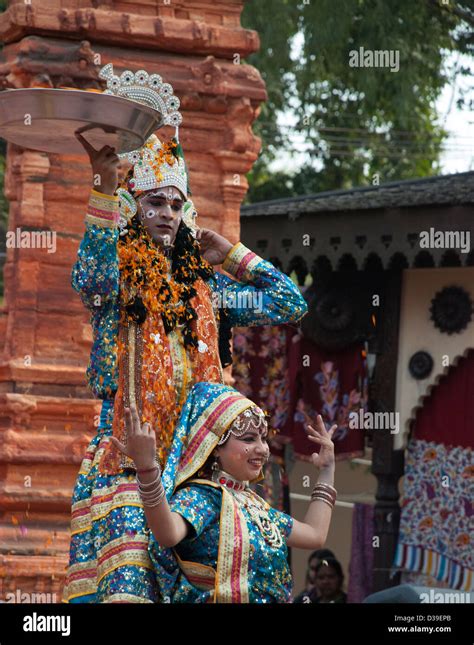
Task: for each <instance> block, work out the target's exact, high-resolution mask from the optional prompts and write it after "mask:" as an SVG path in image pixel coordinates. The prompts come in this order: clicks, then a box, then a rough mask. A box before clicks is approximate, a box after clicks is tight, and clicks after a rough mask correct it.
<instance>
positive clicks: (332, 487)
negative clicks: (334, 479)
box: [315, 482, 337, 495]
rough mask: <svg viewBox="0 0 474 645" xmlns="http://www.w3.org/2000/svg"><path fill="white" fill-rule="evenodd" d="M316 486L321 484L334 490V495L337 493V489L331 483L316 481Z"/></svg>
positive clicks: (320, 486) (321, 486)
mask: <svg viewBox="0 0 474 645" xmlns="http://www.w3.org/2000/svg"><path fill="white" fill-rule="evenodd" d="M316 486H319V488H327V489H328V490H330V491H332V492H333V493H334V495H337V490H336V489H335V488H334V486H331V484H325V483H324V482H316ZM316 486H315V488H316Z"/></svg>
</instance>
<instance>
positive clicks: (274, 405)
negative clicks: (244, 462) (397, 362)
mask: <svg viewBox="0 0 474 645" xmlns="http://www.w3.org/2000/svg"><path fill="white" fill-rule="evenodd" d="M233 375H234V378H235V379H236V384H235V387H236V388H237V389H238V390H239V391H240V392H242V394H244V395H245V396H248V397H249V398H252V400H254V401H255V402H256V403H257V404H258V405H260V406H261V407H262V408H263V409H264V410H266V411H267V412H268V413H269V414H270V423H269V426H270V427H274V428H278V429H279V430H280V433H279V435H278V438H279V441H280V443H283V442H288V441H291V442H292V444H293V447H294V451H295V455H296V457H299V458H300V459H306V460H309V458H310V455H311V453H312V452H314V443H312V442H311V441H309V439H307V433H306V429H305V426H306V424H307V423H310V424H311V425H313V427H315V425H316V417H317V415H318V414H321V415H322V417H323V419H324V421H325V423H326V424H327V425H332V424H334V423H337V425H338V429H337V431H336V433H335V434H334V436H333V439H334V444H335V452H336V458H337V459H349V458H353V457H356V456H361V455H363V451H364V432H363V430H359V429H356V428H353V429H351V428H349V414H350V413H351V412H356V413H357V414H358V413H359V410H360V409H363V410H364V411H365V410H366V409H367V383H368V377H367V365H366V360H365V357H364V353H363V346H362V345H359V344H357V345H355V346H352V347H350V348H348V349H345V350H341V351H338V352H335V351H326V350H322V349H320V348H318V347H317V346H316V345H315V344H314V343H313V342H312V341H310V340H307V339H305V338H304V337H302V336H301V335H300V334H299V332H298V330H297V329H296V328H294V327H290V326H288V325H281V326H279V327H259V328H256V327H253V328H247V329H237V330H236V331H235V335H234V369H233ZM272 452H273V451H272ZM274 454H278V452H277V451H276V453H274ZM280 454H281V453H280Z"/></svg>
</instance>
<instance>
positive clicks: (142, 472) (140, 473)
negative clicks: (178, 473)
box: [136, 464, 160, 475]
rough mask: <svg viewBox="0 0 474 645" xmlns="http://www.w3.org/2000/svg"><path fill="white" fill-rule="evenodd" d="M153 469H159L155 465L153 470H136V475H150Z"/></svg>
mask: <svg viewBox="0 0 474 645" xmlns="http://www.w3.org/2000/svg"><path fill="white" fill-rule="evenodd" d="M155 468H158V470H159V468H160V467H159V466H158V464H155V465H154V466H153V468H147V469H146V470H137V471H136V473H137V475H145V474H146V473H152V472H153V471H154V470H155Z"/></svg>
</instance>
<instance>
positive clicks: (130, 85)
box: [99, 63, 183, 156]
mask: <svg viewBox="0 0 474 645" xmlns="http://www.w3.org/2000/svg"><path fill="white" fill-rule="evenodd" d="M99 76H100V78H103V79H104V80H106V81H107V89H106V90H105V91H104V94H113V95H114V96H121V97H123V98H126V99H130V100H132V101H136V102H137V103H142V105H148V106H149V107H151V108H153V109H154V110H157V111H158V112H160V113H161V114H162V115H163V125H172V126H175V127H178V126H179V125H180V124H181V122H182V120H183V117H182V116H181V113H180V112H178V109H179V106H180V102H179V99H178V97H177V96H175V95H174V93H173V88H172V86H171V85H170V84H169V83H163V79H162V78H161V76H160V75H159V74H148V72H146V71H145V70H144V69H139V70H138V72H135V73H133V72H132V71H131V70H129V69H127V70H125V72H122V74H120V76H117V75H116V74H114V66H113V65H112V63H107V65H104V67H102V68H101V69H100V71H99ZM119 156H120V155H119Z"/></svg>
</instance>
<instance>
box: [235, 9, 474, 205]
mask: <svg viewBox="0 0 474 645" xmlns="http://www.w3.org/2000/svg"><path fill="white" fill-rule="evenodd" d="M242 24H243V25H244V26H245V27H248V28H252V29H255V30H257V31H258V33H259V35H260V39H261V48H260V51H259V52H257V53H256V54H253V55H251V56H249V58H248V59H247V62H248V63H250V64H252V65H254V66H255V67H256V68H257V69H258V70H259V71H260V72H261V74H262V76H263V78H264V80H265V82H266V85H267V91H268V95H269V99H268V101H267V102H266V104H265V105H264V106H263V107H262V112H261V114H260V116H259V119H258V120H257V122H256V124H255V130H256V132H257V133H258V134H259V135H260V136H261V137H262V139H263V150H262V153H261V155H260V157H259V159H258V161H257V162H256V164H255V166H254V168H253V169H252V172H251V173H250V174H249V182H250V186H251V189H250V192H249V195H248V198H247V200H248V201H249V202H255V201H259V200H262V199H271V198H277V197H284V196H291V195H298V194H303V193H309V192H318V191H322V190H331V189H340V188H347V187H351V186H357V185H364V184H369V183H370V182H371V180H372V178H373V177H374V175H378V176H379V177H380V181H390V180H393V179H406V178H413V177H425V176H430V175H433V174H436V173H437V172H439V162H438V160H439V155H440V152H441V148H442V144H443V140H444V138H445V136H446V133H445V132H444V130H443V128H442V126H441V125H440V124H439V123H438V121H437V117H438V115H437V114H436V111H435V102H436V100H437V98H438V97H439V95H440V93H441V91H442V89H443V88H444V86H445V85H446V83H452V82H454V78H455V76H456V75H457V74H467V73H469V71H470V70H468V69H464V68H463V67H462V66H460V65H457V66H453V65H451V66H448V65H447V63H446V61H447V59H448V58H449V57H450V60H452V56H451V55H452V54H453V53H456V52H457V53H458V54H468V55H472V52H473V44H474V35H473V34H474V32H473V29H472V27H473V25H474V0H462V1H458V2H455V0H450V2H449V3H447V4H443V2H442V1H441V0H440V1H439V2H438V0H306V1H305V0H252V1H251V2H248V3H247V4H246V5H245V9H244V11H243V14H242ZM293 43H294V44H295V45H300V52H299V53H300V55H299V56H297V57H295V59H294V60H293V59H292V54H291V51H292V44H293ZM360 47H363V48H364V50H365V51H367V50H372V51H379V50H393V51H394V52H398V56H399V66H400V68H399V71H393V72H392V71H391V70H390V69H389V68H375V67H371V68H370V67H360V66H359V67H355V66H351V65H350V64H349V60H350V52H351V51H354V50H359V48H360ZM296 49H298V48H297V47H296ZM463 101H464V102H465V104H466V106H468V105H469V103H470V102H471V103H472V99H471V97H469V96H464V97H463ZM282 113H285V114H286V115H292V116H293V120H294V123H295V125H294V126H291V127H281V126H279V124H278V116H279V115H280V116H281V114H282ZM302 148H303V150H306V155H305V159H306V161H305V162H304V163H303V165H302V166H301V165H300V166H299V167H298V164H297V163H296V162H295V163H294V164H288V165H289V166H293V168H288V170H285V171H283V172H279V173H272V172H270V171H269V169H268V167H269V164H270V163H271V162H272V161H274V160H278V159H279V158H281V156H282V154H283V155H287V154H289V153H291V151H292V150H294V149H299V150H300V151H301V149H302Z"/></svg>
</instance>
